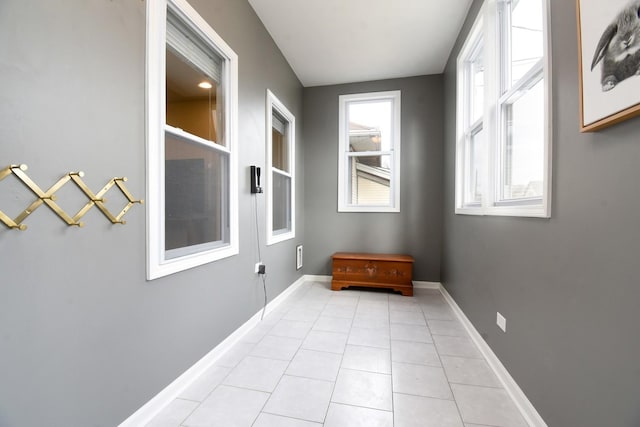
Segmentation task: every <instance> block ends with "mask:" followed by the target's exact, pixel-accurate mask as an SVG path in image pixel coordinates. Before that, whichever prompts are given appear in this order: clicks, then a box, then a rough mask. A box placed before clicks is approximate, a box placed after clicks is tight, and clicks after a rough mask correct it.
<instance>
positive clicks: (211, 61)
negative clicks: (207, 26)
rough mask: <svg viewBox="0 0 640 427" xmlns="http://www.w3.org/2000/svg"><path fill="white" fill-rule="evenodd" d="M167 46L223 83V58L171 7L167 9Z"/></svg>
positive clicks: (198, 68)
mask: <svg viewBox="0 0 640 427" xmlns="http://www.w3.org/2000/svg"><path fill="white" fill-rule="evenodd" d="M167 48H169V49H170V50H171V51H172V52H173V53H175V54H176V55H178V56H180V57H181V58H182V59H184V61H185V62H187V63H188V64H190V65H191V66H192V67H194V68H196V69H197V70H199V71H201V72H203V73H204V74H206V75H207V76H208V77H210V78H211V79H213V80H214V81H215V82H216V83H217V84H221V81H222V63H223V58H222V57H221V56H220V55H218V54H217V53H215V52H214V51H213V50H212V49H211V48H210V47H209V46H207V45H206V44H205V43H204V42H203V41H202V39H201V38H200V37H198V35H197V34H196V33H195V32H194V31H193V30H192V29H191V28H189V27H188V26H187V25H185V23H184V22H183V21H182V20H181V19H180V18H178V17H177V16H176V15H175V14H174V13H173V12H172V11H171V10H170V9H169V10H167Z"/></svg>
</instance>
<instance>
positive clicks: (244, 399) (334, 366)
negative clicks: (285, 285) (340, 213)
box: [148, 282, 527, 427]
mask: <svg viewBox="0 0 640 427" xmlns="http://www.w3.org/2000/svg"><path fill="white" fill-rule="evenodd" d="M414 293H415V296H414V297H403V296H401V295H396V294H392V293H386V292H373V291H364V290H343V291H340V292H333V291H331V290H330V289H329V284H328V283H319V282H307V283H305V284H304V285H302V286H301V287H300V288H299V289H298V290H297V291H296V292H295V293H294V294H293V295H291V296H290V297H289V298H288V299H287V300H286V301H285V302H284V303H283V304H282V305H280V306H279V307H278V308H277V309H276V310H275V311H274V312H272V313H271V314H269V315H268V316H267V317H266V318H265V319H264V320H263V321H262V322H261V323H260V324H258V325H257V326H256V327H255V328H254V329H253V330H252V331H251V332H249V333H248V334H247V335H245V337H244V338H243V339H242V341H241V342H239V343H237V344H236V345H235V346H234V347H233V348H231V349H230V350H229V351H228V352H227V353H225V354H224V355H223V356H222V357H221V358H219V359H218V360H217V361H216V363H215V365H214V366H212V367H211V368H210V369H209V371H208V372H206V373H205V374H204V375H202V377H201V378H199V379H198V380H197V381H196V382H194V383H193V384H192V385H191V386H190V387H189V388H188V389H187V390H185V391H184V392H183V393H182V395H181V396H180V397H179V398H177V399H175V400H174V401H173V402H172V403H171V404H169V405H168V406H167V407H166V408H165V409H164V410H163V411H162V412H161V413H160V414H158V415H157V416H156V418H155V419H154V420H153V421H152V422H151V423H149V424H148V427H159V426H162V427H196V426H198V427H199V426H216V427H314V426H315V427H319V426H325V427H431V426H433V427H483V426H492V427H496V426H497V427H512V426H513V427H520V426H525V427H526V425H527V424H526V422H525V420H524V419H523V418H522V416H521V414H520V413H519V412H518V410H517V409H516V406H515V405H514V403H513V402H512V401H511V399H510V398H509V396H508V394H507V393H506V391H505V390H504V389H503V388H502V387H501V385H500V382H499V381H498V379H497V378H496V376H495V375H494V373H493V372H492V371H491V369H490V368H489V365H488V364H487V362H486V361H485V360H484V359H483V358H482V355H481V353H480V352H479V351H478V349H477V348H476V347H475V345H474V343H473V341H471V339H470V338H469V337H468V335H467V333H466V331H465V329H464V327H463V326H462V324H461V323H460V322H459V321H458V320H457V319H456V316H455V315H454V313H453V311H452V310H451V308H450V307H449V305H448V304H447V302H446V301H445V300H444V298H443V297H442V295H441V294H440V292H439V291H437V290H427V289H415V290H414Z"/></svg>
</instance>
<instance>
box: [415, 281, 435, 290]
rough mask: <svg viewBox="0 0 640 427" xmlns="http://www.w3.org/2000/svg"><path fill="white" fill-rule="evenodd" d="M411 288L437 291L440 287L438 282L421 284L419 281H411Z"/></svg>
mask: <svg viewBox="0 0 640 427" xmlns="http://www.w3.org/2000/svg"><path fill="white" fill-rule="evenodd" d="M413 287H414V288H416V289H438V290H440V288H441V287H442V285H441V284H440V282H422V281H419V280H414V281H413Z"/></svg>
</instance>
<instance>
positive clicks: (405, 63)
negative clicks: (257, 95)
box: [249, 0, 471, 87]
mask: <svg viewBox="0 0 640 427" xmlns="http://www.w3.org/2000/svg"><path fill="white" fill-rule="evenodd" d="M249 3H250V4H251V6H252V7H253V9H254V10H255V11H256V13H257V14H258V16H259V17H260V19H261V20H262V22H263V23H264V26H265V27H266V28H267V30H268V31H269V33H270V34H271V37H273V39H274V40H275V42H276V44H277V45H278V47H279V48H280V50H281V51H282V53H283V54H284V56H285V58H286V59H287V61H289V64H290V65H291V67H292V68H293V71H294V72H295V73H296V75H297V76H298V78H299V79H300V81H301V82H302V84H303V85H304V86H307V87H308V86H321V85H329V84H339V83H350V82H362V81H370V80H381V79H388V78H396V77H408V76H418V75H425V74H439V73H442V72H443V70H444V66H445V63H446V61H447V58H448V57H449V53H450V52H451V48H452V47H453V44H454V42H455V40H456V37H457V35H458V32H459V31H460V28H461V27H462V23H463V21H464V18H465V16H466V14H467V11H468V9H469V5H470V4H471V0H449V1H447V0H249Z"/></svg>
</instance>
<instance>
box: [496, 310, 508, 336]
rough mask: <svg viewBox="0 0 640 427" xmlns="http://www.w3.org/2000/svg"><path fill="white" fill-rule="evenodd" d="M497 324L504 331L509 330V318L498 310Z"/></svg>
mask: <svg viewBox="0 0 640 427" xmlns="http://www.w3.org/2000/svg"><path fill="white" fill-rule="evenodd" d="M496 324H497V325H498V327H499V328H500V329H502V332H507V319H505V318H504V316H503V315H502V314H500V312H496Z"/></svg>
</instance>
